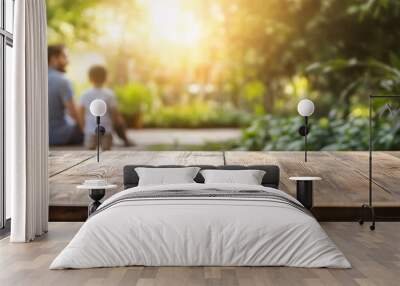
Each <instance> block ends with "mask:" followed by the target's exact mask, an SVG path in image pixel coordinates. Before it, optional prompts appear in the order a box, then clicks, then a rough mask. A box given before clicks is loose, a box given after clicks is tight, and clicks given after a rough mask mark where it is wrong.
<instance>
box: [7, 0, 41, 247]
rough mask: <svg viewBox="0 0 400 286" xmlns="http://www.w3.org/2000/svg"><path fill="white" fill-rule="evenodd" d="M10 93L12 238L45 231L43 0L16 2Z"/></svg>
mask: <svg viewBox="0 0 400 286" xmlns="http://www.w3.org/2000/svg"><path fill="white" fill-rule="evenodd" d="M14 23H15V24H14V27H15V28H14V29H15V31H14V33H15V36H14V49H13V52H14V72H13V94H12V96H11V98H6V106H7V110H6V122H7V126H6V164H7V173H6V187H8V188H10V190H11V237H10V241H12V242H28V241H31V240H33V239H35V237H36V236H40V235H42V234H43V233H44V232H47V225H48V175H47V172H48V170H47V169H48V167H47V159H48V123H47V121H48V119H47V117H48V107H47V104H48V103H47V35H46V9H45V0H18V1H15V22H14Z"/></svg>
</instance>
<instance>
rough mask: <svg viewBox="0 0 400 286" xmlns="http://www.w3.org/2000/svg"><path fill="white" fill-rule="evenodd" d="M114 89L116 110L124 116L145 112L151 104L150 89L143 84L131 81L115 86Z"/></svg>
mask: <svg viewBox="0 0 400 286" xmlns="http://www.w3.org/2000/svg"><path fill="white" fill-rule="evenodd" d="M114 91H115V95H116V97H117V100H118V110H119V111H120V112H121V113H122V114H123V115H124V116H125V117H130V116H132V115H134V114H137V113H142V112H146V111H148V110H149V109H150V107H151V106H152V102H153V99H152V96H151V93H150V90H149V88H148V87H146V86H145V85H143V84H138V83H131V84H127V85H123V86H117V87H115V89H114Z"/></svg>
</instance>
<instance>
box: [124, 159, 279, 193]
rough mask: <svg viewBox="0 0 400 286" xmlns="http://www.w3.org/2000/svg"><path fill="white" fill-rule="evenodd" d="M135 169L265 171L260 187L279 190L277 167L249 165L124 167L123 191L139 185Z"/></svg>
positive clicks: (196, 178) (198, 177)
mask: <svg viewBox="0 0 400 286" xmlns="http://www.w3.org/2000/svg"><path fill="white" fill-rule="evenodd" d="M137 167H146V168H182V167H199V168H201V169H217V170H250V169H251V170H262V171H265V175H264V177H263V179H262V183H261V184H262V185H263V186H265V187H271V188H275V189H278V188H279V167H278V166H276V165H251V166H240V165H224V166H208V165H191V166H182V165H162V166H153V165H127V166H125V167H124V189H128V188H133V187H136V186H137V185H138V183H139V176H138V174H137V173H136V171H135V168H137ZM194 180H195V182H197V183H204V178H203V176H202V175H201V174H200V172H199V173H198V174H197V176H196V177H195V178H194Z"/></svg>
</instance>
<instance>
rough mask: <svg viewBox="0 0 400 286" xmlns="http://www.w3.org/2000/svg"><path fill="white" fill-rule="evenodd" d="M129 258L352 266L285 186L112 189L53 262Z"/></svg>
mask: <svg viewBox="0 0 400 286" xmlns="http://www.w3.org/2000/svg"><path fill="white" fill-rule="evenodd" d="M130 265H144V266H292V267H330V268H350V267H351V265H350V263H349V262H348V260H347V259H346V258H345V256H344V255H343V253H342V252H341V251H340V250H339V249H338V248H337V247H336V245H335V244H334V242H333V241H332V240H331V239H330V238H329V237H328V235H327V234H326V233H325V231H324V230H323V229H322V228H321V226H320V225H319V223H318V222H317V221H316V220H315V218H314V217H313V216H312V215H311V214H310V213H309V212H308V211H307V210H306V209H305V208H304V207H303V206H302V205H301V204H300V203H299V202H298V201H297V200H295V199H294V198H293V197H291V196H289V195H287V194H285V193H284V192H282V191H280V190H277V189H273V188H268V187H263V186H254V185H240V184H197V183H193V184H179V185H164V186H143V187H134V188H131V189H127V190H125V191H123V192H119V193H117V194H115V195H113V196H112V197H110V198H108V199H107V200H105V201H104V203H103V204H102V205H101V206H100V207H99V209H98V210H97V211H96V212H95V213H94V214H93V215H92V216H91V217H90V218H89V219H88V220H87V221H86V222H85V223H84V224H83V225H82V227H81V229H80V230H79V231H78V233H77V234H76V235H75V237H74V238H73V239H72V241H71V242H70V243H69V244H68V245H67V246H66V247H65V249H64V250H63V251H62V252H61V253H60V254H59V255H58V256H57V257H56V259H55V260H54V261H53V262H52V264H51V266H50V269H65V268H92V267H118V266H130Z"/></svg>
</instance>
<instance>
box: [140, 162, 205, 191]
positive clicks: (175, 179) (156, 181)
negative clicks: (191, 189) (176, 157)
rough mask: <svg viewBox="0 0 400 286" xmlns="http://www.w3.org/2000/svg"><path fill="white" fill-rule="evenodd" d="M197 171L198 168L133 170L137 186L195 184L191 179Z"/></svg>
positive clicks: (142, 168)
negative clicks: (137, 179)
mask: <svg viewBox="0 0 400 286" xmlns="http://www.w3.org/2000/svg"><path fill="white" fill-rule="evenodd" d="M199 170H200V168H199V167H183V168H146V167H137V168H135V171H136V173H137V174H138V176H139V184H138V185H139V186H150V185H170V184H187V183H195V181H194V180H193V179H194V178H195V177H196V175H197V173H198V172H199Z"/></svg>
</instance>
